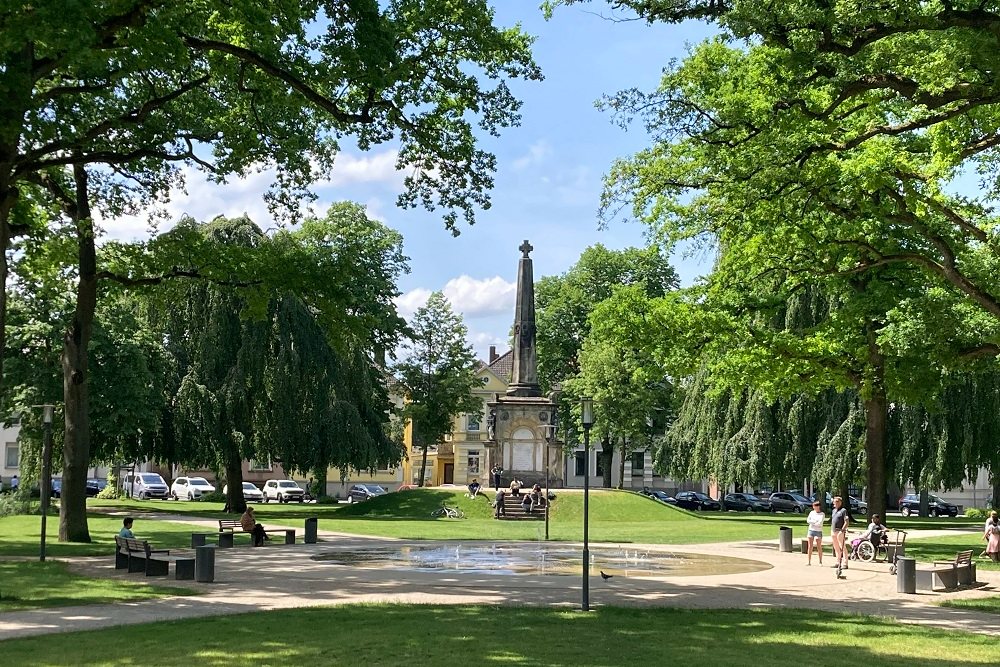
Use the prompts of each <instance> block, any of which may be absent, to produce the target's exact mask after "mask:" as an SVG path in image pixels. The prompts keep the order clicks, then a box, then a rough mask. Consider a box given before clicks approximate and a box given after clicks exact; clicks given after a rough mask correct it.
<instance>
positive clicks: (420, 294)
mask: <svg viewBox="0 0 1000 667" xmlns="http://www.w3.org/2000/svg"><path fill="white" fill-rule="evenodd" d="M430 296H431V290H429V289H427V288H426V287H418V288H416V289H412V290H410V291H409V292H407V293H406V294H400V295H399V296H397V297H396V298H395V302H396V309H397V310H398V311H399V314H400V315H402V316H403V317H405V318H407V319H408V318H409V317H410V315H412V314H413V313H414V312H416V310H417V308H420V307H421V306H423V305H424V304H426V303H427V299H429V298H430Z"/></svg>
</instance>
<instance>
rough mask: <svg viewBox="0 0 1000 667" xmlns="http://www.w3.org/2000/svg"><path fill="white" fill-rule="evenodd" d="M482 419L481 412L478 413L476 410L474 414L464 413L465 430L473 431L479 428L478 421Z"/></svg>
mask: <svg viewBox="0 0 1000 667" xmlns="http://www.w3.org/2000/svg"><path fill="white" fill-rule="evenodd" d="M482 419H483V416H482V415H481V414H479V413H478V412H477V413H475V414H467V415H465V430H466V431H473V432H475V431H478V430H479V423H480V421H482Z"/></svg>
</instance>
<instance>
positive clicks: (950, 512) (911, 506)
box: [899, 493, 958, 516]
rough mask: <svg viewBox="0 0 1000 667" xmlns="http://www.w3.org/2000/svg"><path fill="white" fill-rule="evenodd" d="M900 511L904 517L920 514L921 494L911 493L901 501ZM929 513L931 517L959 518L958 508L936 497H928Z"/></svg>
mask: <svg viewBox="0 0 1000 667" xmlns="http://www.w3.org/2000/svg"><path fill="white" fill-rule="evenodd" d="M899 511H900V513H901V514H902V515H903V516H910V515H911V514H918V513H919V512H920V494H919V493H909V494H907V495H905V496H903V497H902V498H900V499H899ZM927 512H928V513H929V514H930V515H931V516H958V507H957V506H956V505H952V504H951V503H949V502H948V501H946V500H942V499H941V498H938V497H937V496H935V495H928V496H927Z"/></svg>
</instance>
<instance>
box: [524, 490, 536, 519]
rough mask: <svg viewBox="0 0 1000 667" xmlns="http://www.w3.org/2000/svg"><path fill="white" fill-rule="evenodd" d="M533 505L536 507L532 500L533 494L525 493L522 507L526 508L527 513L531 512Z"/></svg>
mask: <svg viewBox="0 0 1000 667" xmlns="http://www.w3.org/2000/svg"><path fill="white" fill-rule="evenodd" d="M532 507H534V503H532V502H531V494H530V493H526V494H524V498H522V499H521V509H522V510H524V513H525V514H531V508H532Z"/></svg>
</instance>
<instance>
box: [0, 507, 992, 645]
mask: <svg viewBox="0 0 1000 667" xmlns="http://www.w3.org/2000/svg"><path fill="white" fill-rule="evenodd" d="M149 518H151V517H149ZM159 518H160V519H161V520H170V521H177V522H186V523H190V524H191V525H192V529H193V530H197V529H199V528H200V529H205V530H208V529H211V526H212V525H214V522H208V521H199V520H193V519H191V518H190V517H183V516H163V515H160V516H159ZM928 536H930V534H928ZM320 540H321V542H320V543H318V544H308V545H307V544H296V545H287V546H286V545H271V544H269V545H268V546H266V547H262V548H256V549H252V548H250V547H247V546H240V547H237V548H235V549H221V550H218V551H217V552H216V563H215V582H214V583H211V584H203V583H195V582H178V581H175V580H173V579H168V578H148V577H143V576H142V575H136V574H131V575H129V574H127V573H125V572H123V571H121V570H115V568H114V558H113V557H112V555H111V554H109V555H108V556H106V557H86V558H70V559H66V560H67V561H68V562H69V563H70V564H71V567H72V569H73V570H74V571H76V572H79V573H81V574H86V575H90V576H96V577H108V578H120V579H127V580H129V581H144V582H147V583H155V584H162V585H170V586H178V585H182V586H191V587H193V588H195V589H197V590H198V591H199V594H198V595H196V596H178V597H168V598H159V599H154V600H147V601H142V602H122V603H115V604H106V605H85V606H75V607H58V608H50V609H38V610H31V611H16V612H5V613H2V614H0V639H9V638H13V637H24V636H29V635H39V634H46V633H53V632H69V631H73V630H91V629H96V628H104V627H110V626H118V625H128V624H134V623H147V622H151V621H162V620H173V619H183V618H191V617H204V616H215V615H223V614H240V613H246V612H251V611H260V610H268V609H289V608H296V607H313V606H322V605H340V604H353V603H363V602H395V603H406V604H501V605H528V604H531V605H550V606H561V607H566V608H574V607H575V608H578V607H579V605H580V598H581V580H580V577H579V576H560V575H497V574H481V573H463V572H454V571H451V572H450V571H448V570H434V571H404V570H396V569H376V568H371V567H360V566H348V565H334V564H331V563H328V562H322V561H317V560H315V559H314V557H315V556H317V555H320V554H324V553H330V552H335V551H341V550H357V549H366V548H372V547H380V546H381V547H386V546H390V545H391V546H400V545H405V544H414V545H416V544H419V545H423V546H426V545H428V542H427V541H412V542H411V541H404V540H392V539H386V538H370V537H361V536H356V535H344V534H337V533H329V532H323V531H320ZM433 544H455V545H456V547H458V546H459V545H470V546H471V545H474V544H477V543H475V542H472V541H469V540H463V541H461V542H453V543H442V542H434V543H433ZM479 544H490V543H479ZM534 546H537V545H536V543H530V544H528V545H526V547H529V548H530V547H534ZM601 548H604V549H610V550H615V549H628V550H635V552H637V553H638V552H642V553H647V552H648V553H650V554H653V555H655V554H657V553H691V554H705V555H725V556H735V557H740V558H747V559H750V560H755V561H760V562H763V563H766V564H767V565H769V566H770V567H769V568H767V569H765V570H763V571H758V572H753V573H747V574H726V575H708V576H644V575H642V574H639V575H638V576H636V575H635V573H633V572H621V571H618V572H616V573H615V576H614V578H612V579H610V580H607V581H605V580H602V578H601V577H600V576H599V574H598V572H597V571H596V570H595V571H593V572H592V575H593V576H592V579H591V583H590V599H591V605H592V606H597V605H622V606H671V607H690V608H766V607H802V608H810V609H819V610H825V611H831V612H856V613H861V614H871V615H877V616H885V617H891V618H895V619H898V620H899V621H901V622H904V623H917V624H925V625H930V626H936V627H941V628H951V629H961V630H968V631H970V632H979V633H987V634H991V635H994V636H1000V615H995V614H985V613H978V612H973V611H966V610H961V609H949V608H946V607H939V606H937V605H935V604H934V603H936V602H939V601H941V600H944V599H954V598H971V597H985V596H991V595H997V594H998V593H1000V572H995V571H982V570H981V571H980V572H979V577H978V579H979V581H980V585H979V586H977V587H975V588H970V589H966V590H961V591H956V592H952V593H929V592H920V593H918V594H916V595H907V594H903V593H897V592H896V578H895V577H894V576H892V575H890V574H889V573H888V566H887V565H885V564H878V563H870V564H868V563H860V564H855V563H853V562H852V564H851V569H850V570H849V571H848V572H847V573H846V575H847V578H846V579H843V580H840V581H838V580H837V579H836V576H835V573H834V571H833V570H832V569H830V567H829V565H830V564H831V563H832V562H833V561H832V558H830V557H829V556H827V558H826V559H825V561H826V565H827V566H826V567H822V568H821V567H819V566H818V565H817V564H816V563H815V562H814V563H813V565H812V566H811V567H807V566H806V563H805V557H804V556H803V555H801V554H799V553H780V552H778V550H777V540H774V541H762V542H741V543H732V544H696V545H677V546H670V547H665V546H663V545H636V544H627V545H619V544H606V545H601V544H595V545H593V549H595V550H597V549H601Z"/></svg>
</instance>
